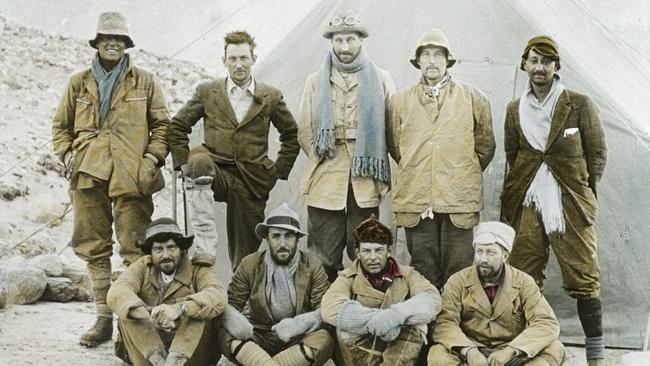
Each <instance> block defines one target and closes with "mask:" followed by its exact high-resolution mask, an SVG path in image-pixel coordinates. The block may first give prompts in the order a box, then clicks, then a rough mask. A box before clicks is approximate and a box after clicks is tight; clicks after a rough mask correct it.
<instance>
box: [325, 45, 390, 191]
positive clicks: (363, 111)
mask: <svg viewBox="0 0 650 366" xmlns="http://www.w3.org/2000/svg"><path fill="white" fill-rule="evenodd" d="M332 66H334V67H335V68H336V69H337V70H339V71H341V72H345V73H354V72H358V73H359V85H358V86H357V90H358V94H357V101H358V106H357V116H358V122H357V140H356V148H355V151H354V156H353V158H352V164H351V171H352V176H353V177H369V178H372V179H375V180H379V181H382V182H386V183H390V164H389V163H388V153H387V147H386V119H385V117H386V116H385V105H384V104H385V103H384V101H385V99H384V94H383V93H382V87H381V85H380V82H379V78H378V76H377V67H376V66H375V65H374V64H373V63H372V62H370V61H369V60H368V56H367V55H366V52H365V50H364V48H363V47H362V48H361V50H360V51H359V54H358V55H357V57H356V58H355V59H354V61H352V62H351V63H349V64H345V63H342V62H341V61H339V59H338V57H336V55H335V54H334V52H333V51H332V50H331V49H330V50H329V51H328V53H327V54H326V55H325V59H324V60H323V63H322V64H321V67H320V80H319V82H320V86H319V89H318V106H317V108H318V109H317V113H316V123H315V125H314V131H313V132H314V150H315V152H316V156H317V157H318V158H319V159H320V160H323V159H332V158H333V157H334V152H335V151H336V137H335V133H334V120H333V118H332V102H331V100H332V86H331V84H330V76H331V71H332Z"/></svg>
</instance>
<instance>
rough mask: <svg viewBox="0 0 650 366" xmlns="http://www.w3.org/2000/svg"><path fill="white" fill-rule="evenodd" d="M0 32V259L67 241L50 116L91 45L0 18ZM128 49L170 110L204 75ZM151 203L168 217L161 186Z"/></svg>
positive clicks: (63, 185)
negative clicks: (152, 77)
mask: <svg viewBox="0 0 650 366" xmlns="http://www.w3.org/2000/svg"><path fill="white" fill-rule="evenodd" d="M0 33H1V34H2V36H1V37H0V65H1V67H0V131H2V134H1V135H0V136H1V137H0V257H6V256H8V255H10V254H23V255H26V256H33V255H35V254H38V253H43V252H59V251H62V250H63V249H65V247H66V245H67V243H68V241H69V237H70V232H71V223H72V214H71V213H70V212H69V211H70V210H69V208H68V205H69V202H70V200H69V197H68V193H67V182H66V180H65V179H64V178H63V176H62V167H61V166H60V164H59V162H58V160H57V158H56V157H55V156H54V154H53V153H52V144H51V142H50V139H51V133H50V128H51V119H52V117H53V115H54V112H55V109H56V107H57V105H58V102H59V98H60V97H61V95H62V93H63V89H64V87H65V84H66V82H67V79H68V77H69V76H70V75H71V74H72V73H73V72H75V71H79V70H82V69H83V68H86V67H88V65H89V64H90V60H91V59H92V57H93V56H94V50H93V49H92V48H90V46H88V43H87V42H86V41H84V40H79V39H72V38H66V37H55V36H50V35H47V34H44V33H42V32H40V31H37V30H33V29H28V28H25V27H22V26H18V25H16V24H13V23H12V22H10V21H8V20H7V19H5V18H2V17H0ZM130 54H131V55H132V58H133V60H134V62H135V63H136V64H137V65H138V66H141V67H144V68H146V69H149V70H153V71H154V72H155V73H156V74H157V75H158V77H159V78H160V79H161V81H162V85H163V89H164V92H165V95H166V100H167V103H168V105H169V108H170V110H171V112H172V113H174V112H176V111H177V110H178V109H179V108H180V107H181V106H182V105H183V103H184V101H186V100H187V99H188V97H189V96H190V95H191V94H192V92H193V90H194V89H195V87H196V85H197V84H198V83H199V82H201V81H204V80H206V79H208V78H209V77H210V76H209V75H208V74H207V72H206V71H205V69H202V68H200V67H197V66H195V65H193V64H192V63H189V62H184V61H177V60H170V59H166V58H163V57H159V56H157V55H154V54H151V53H149V52H146V51H143V50H140V49H135V50H130ZM169 177H170V176H169V175H168V176H167V181H168V182H169ZM168 187H169V184H168ZM155 201H156V206H157V207H156V210H157V211H156V216H161V215H169V214H170V211H171V201H170V192H169V188H167V189H166V190H165V191H162V192H160V193H159V194H157V195H156V196H155Z"/></svg>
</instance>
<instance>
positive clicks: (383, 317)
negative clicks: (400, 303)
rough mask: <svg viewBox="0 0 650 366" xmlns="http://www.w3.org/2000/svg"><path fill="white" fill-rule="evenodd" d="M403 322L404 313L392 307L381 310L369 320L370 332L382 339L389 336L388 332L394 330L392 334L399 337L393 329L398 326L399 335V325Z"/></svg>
mask: <svg viewBox="0 0 650 366" xmlns="http://www.w3.org/2000/svg"><path fill="white" fill-rule="evenodd" d="M403 322H404V315H403V314H401V313H399V312H398V311H397V310H395V309H393V308H392V307H390V308H387V309H383V310H380V311H379V313H377V315H375V316H374V317H373V318H372V319H370V321H368V332H370V333H372V334H374V335H376V336H379V337H381V338H382V339H384V337H386V336H387V334H388V332H392V333H391V336H394V337H395V338H397V335H395V334H394V333H395V331H394V330H393V329H395V328H397V334H398V335H399V327H400V325H402V323H403ZM395 338H393V339H395Z"/></svg>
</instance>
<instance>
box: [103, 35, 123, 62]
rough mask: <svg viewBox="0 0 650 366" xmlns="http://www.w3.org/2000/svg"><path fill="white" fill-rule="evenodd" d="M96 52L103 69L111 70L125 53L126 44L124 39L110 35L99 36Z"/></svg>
mask: <svg viewBox="0 0 650 366" xmlns="http://www.w3.org/2000/svg"><path fill="white" fill-rule="evenodd" d="M96 46H97V51H99V60H100V61H101V63H102V66H104V68H106V69H108V70H111V69H113V67H115V66H116V65H117V64H118V63H119V62H120V60H121V59H122V56H124V51H126V42H124V38H122V37H120V36H115V35H111V34H100V35H98V37H97V43H96Z"/></svg>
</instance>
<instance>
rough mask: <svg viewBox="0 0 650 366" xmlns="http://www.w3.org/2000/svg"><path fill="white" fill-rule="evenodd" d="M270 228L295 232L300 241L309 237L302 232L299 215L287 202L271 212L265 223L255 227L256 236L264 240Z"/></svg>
mask: <svg viewBox="0 0 650 366" xmlns="http://www.w3.org/2000/svg"><path fill="white" fill-rule="evenodd" d="M270 227H277V228H280V229H285V230H289V231H293V232H295V233H296V236H297V237H298V239H300V238H301V237H303V236H305V235H307V233H305V232H303V231H301V230H300V221H299V220H298V214H297V213H296V212H295V211H294V210H292V209H291V208H290V207H289V205H287V203H286V202H285V203H283V204H281V205H280V207H278V208H276V209H275V210H273V211H271V212H269V215H268V216H267V217H266V219H265V220H264V222H261V223H259V224H257V226H255V234H257V237H258V238H260V239H264V237H266V233H267V231H268V229H269V228H270Z"/></svg>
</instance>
